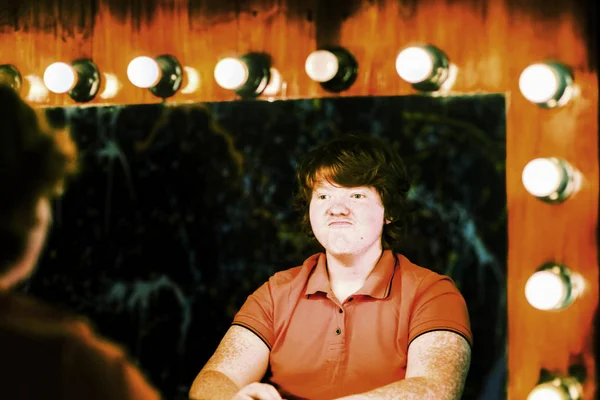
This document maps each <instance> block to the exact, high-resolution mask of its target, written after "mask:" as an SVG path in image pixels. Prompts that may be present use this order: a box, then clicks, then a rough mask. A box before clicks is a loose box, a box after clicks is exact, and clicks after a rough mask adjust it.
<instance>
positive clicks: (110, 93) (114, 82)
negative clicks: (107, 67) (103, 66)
mask: <svg viewBox="0 0 600 400" xmlns="http://www.w3.org/2000/svg"><path fill="white" fill-rule="evenodd" d="M102 76H103V77H104V90H103V91H102V93H100V94H99V97H100V98H102V99H112V98H113V97H115V96H116V95H117V93H118V92H119V90H120V89H121V82H119V78H117V76H116V75H114V74H108V73H104V74H102Z"/></svg>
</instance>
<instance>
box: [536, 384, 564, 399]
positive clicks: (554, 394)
mask: <svg viewBox="0 0 600 400" xmlns="http://www.w3.org/2000/svg"><path fill="white" fill-rule="evenodd" d="M570 399H571V397H570V396H569V394H568V392H566V391H565V390H564V389H562V388H560V387H556V386H554V385H552V384H550V383H543V384H541V385H538V386H536V387H535V388H534V389H533V390H532V391H531V393H529V396H527V400H570Z"/></svg>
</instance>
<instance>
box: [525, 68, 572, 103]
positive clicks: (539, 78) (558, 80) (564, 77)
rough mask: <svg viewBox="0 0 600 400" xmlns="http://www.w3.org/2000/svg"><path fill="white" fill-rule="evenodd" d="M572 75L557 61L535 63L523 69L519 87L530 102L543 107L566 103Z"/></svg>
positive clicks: (570, 91)
mask: <svg viewBox="0 0 600 400" xmlns="http://www.w3.org/2000/svg"><path fill="white" fill-rule="evenodd" d="M572 83H573V77H572V75H571V73H570V72H569V71H568V69H567V68H566V67H564V66H562V65H560V64H557V63H536V64H532V65H530V66H528V67H527V68H525V69H524V70H523V72H522V73H521V76H520V77H519V89H520V91H521V93H522V94H523V96H524V97H525V98H526V99H527V100H529V101H530V102H532V103H535V104H538V105H540V106H544V107H548V108H551V107H557V106H561V105H564V104H566V103H567V102H568V101H569V100H570V98H571V97H572V94H573V88H572Z"/></svg>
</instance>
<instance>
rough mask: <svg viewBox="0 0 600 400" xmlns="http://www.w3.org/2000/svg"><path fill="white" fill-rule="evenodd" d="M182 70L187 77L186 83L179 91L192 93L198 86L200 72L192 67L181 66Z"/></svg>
mask: <svg viewBox="0 0 600 400" xmlns="http://www.w3.org/2000/svg"><path fill="white" fill-rule="evenodd" d="M183 70H184V71H185V75H186V77H187V84H186V85H185V87H184V88H182V89H181V93H183V94H190V93H194V92H195V91H196V90H198V88H199V87H200V74H199V73H198V71H197V70H196V69H194V68H192V67H183Z"/></svg>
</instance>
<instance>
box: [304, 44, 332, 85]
mask: <svg viewBox="0 0 600 400" xmlns="http://www.w3.org/2000/svg"><path fill="white" fill-rule="evenodd" d="M304 69H305V70H306V74H307V75H308V76H309V78H310V79H312V80H313V81H315V82H327V81H330V80H332V79H333V77H335V75H336V74H337V72H338V69H339V62H338V59H337V57H336V56H335V54H333V53H332V52H331V51H327V50H317V51H314V52H312V53H311V54H310V55H309V56H308V57H307V58H306V63H305V64H304Z"/></svg>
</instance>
